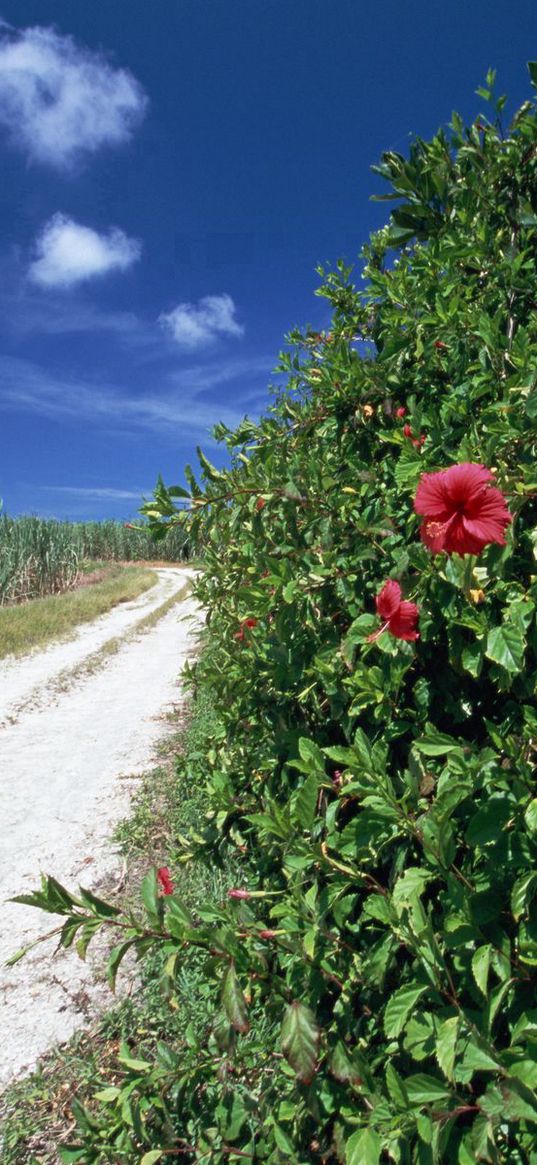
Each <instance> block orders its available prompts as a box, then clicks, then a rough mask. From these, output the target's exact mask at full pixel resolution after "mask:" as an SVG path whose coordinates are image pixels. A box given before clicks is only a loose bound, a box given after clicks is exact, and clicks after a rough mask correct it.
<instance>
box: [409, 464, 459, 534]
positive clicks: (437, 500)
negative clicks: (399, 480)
mask: <svg viewBox="0 0 537 1165" xmlns="http://www.w3.org/2000/svg"><path fill="white" fill-rule="evenodd" d="M447 472H448V470H446V469H441V470H439V472H438V473H422V475H421V477H420V480H419V482H418V488H417V490H416V497H415V499H414V509H415V511H416V513H417V514H426V515H427V517H428V518H436V519H437V521H440V522H447V520H448V518H449V517H450V516H451V508H450V504H449V496H448V492H447V489H446V485H445V476H446V473H447Z"/></svg>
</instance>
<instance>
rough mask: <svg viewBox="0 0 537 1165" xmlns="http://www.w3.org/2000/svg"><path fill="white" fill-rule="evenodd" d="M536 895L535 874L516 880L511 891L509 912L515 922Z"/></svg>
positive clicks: (536, 879) (536, 881) (536, 875)
mask: <svg viewBox="0 0 537 1165" xmlns="http://www.w3.org/2000/svg"><path fill="white" fill-rule="evenodd" d="M536 893H537V874H536V873H531V874H524V877H522V878H518V879H517V881H516V882H515V884H514V886H513V889H512V891H511V912H512V915H513V918H514V919H515V920H516V922H519V920H520V919H521V918H522V916H523V915H524V914H525V913H526V910H527V908H528V906H529V904H530V902H531V900H532V898H533V897H534V895H535V894H536Z"/></svg>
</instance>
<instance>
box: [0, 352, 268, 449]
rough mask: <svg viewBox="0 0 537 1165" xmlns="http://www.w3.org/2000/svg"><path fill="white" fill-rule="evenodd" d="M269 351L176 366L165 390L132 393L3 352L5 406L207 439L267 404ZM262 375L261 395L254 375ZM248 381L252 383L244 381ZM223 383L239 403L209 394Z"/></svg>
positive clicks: (0, 401)
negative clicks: (195, 365)
mask: <svg viewBox="0 0 537 1165" xmlns="http://www.w3.org/2000/svg"><path fill="white" fill-rule="evenodd" d="M273 363H274V361H273V360H272V359H271V358H269V357H266V356H265V357H264V356H258V357H254V358H250V359H245V360H242V361H233V362H232V363H230V364H229V365H228V366H226V365H225V364H224V365H222V364H221V363H220V362H219V363H218V364H214V365H208V366H205V367H203V366H202V367H198V368H191V369H190V368H185V369H184V370H183V371H182V372H181V373H178V372H173V373H172V374H171V376H169V377H168V378H167V379H166V378H164V383H163V385H162V388H161V389H160V391H156V392H153V393H152V394H151V395H148V394H146V393H144V392H142V393H140V394H139V395H138V394H137V395H134V396H133V395H129V394H128V393H127V392H126V391H125V389H124V388H123V387H122V386H119V385H117V384H112V383H111V384H107V383H103V382H102V381H101V380H89V379H87V380H83V379H79V378H76V379H75V378H74V377H73V376H72V375H69V376H63V375H62V374H61V372H59V371H52V370H51V371H49V370H48V369H44V368H42V367H40V366H39V365H37V364H34V363H32V362H31V361H29V360H26V359H23V358H21V357H17V356H6V355H3V354H2V353H0V383H1V384H2V392H1V393H0V411H3V410H13V409H15V410H23V411H25V412H26V411H27V412H31V413H36V414H40V415H41V416H45V417H49V418H50V419H52V420H59V421H75V422H76V423H77V424H80V423H82V422H85V423H87V424H89V425H95V426H101V427H102V426H103V425H104V426H106V427H108V428H110V427H111V428H116V427H117V428H118V429H119V430H120V431H121V433H122V434H124V433H125V432H126V431H128V430H143V431H144V432H147V431H148V430H152V431H154V432H157V433H158V432H161V433H166V432H169V433H171V434H172V435H173V437H174V439H176V437H177V434H178V433H179V434H181V433H188V434H189V435H193V434H195V435H196V437H202V438H203V439H206V437H207V433H208V431H209V430H210V429H211V428H212V426H213V425H214V424H215V423H216V421H223V422H224V424H226V425H228V426H229V427H230V428H232V429H233V428H235V426H236V425H238V424H239V422H240V420H241V419H242V417H243V416H244V411H245V406H246V405H248V408H249V411H250V412H251V414H254V415H255V414H257V413H259V412H261V411H262V409H263V407H264V406H265V405H266V396H267V394H266V387H265V384H266V375H267V373H268V372H269V370H270V369H271V368H272V367H273ZM254 377H255V378H257V377H259V378H262V383H260V385H259V389H258V393H257V396H256V395H254V389H253V385H252V379H253V378H254ZM244 381H246V387H245V388H243V387H242V384H243V382H244ZM222 384H233V386H234V391H233V396H234V400H233V403H231V402H230V403H229V404H228V403H224V401H222V400H210V399H207V395H208V394H209V393H211V392H212V391H214V390H215V389H218V387H219V386H220V385H222Z"/></svg>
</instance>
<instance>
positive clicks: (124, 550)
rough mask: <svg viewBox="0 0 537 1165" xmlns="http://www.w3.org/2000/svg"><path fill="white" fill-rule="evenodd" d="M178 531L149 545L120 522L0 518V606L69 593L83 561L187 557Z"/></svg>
mask: <svg viewBox="0 0 537 1165" xmlns="http://www.w3.org/2000/svg"><path fill="white" fill-rule="evenodd" d="M187 553H188V548H187V544H186V541H185V535H184V533H183V531H182V530H180V529H176V530H174V531H173V532H172V533H171V534H170V536H169V537H168V538H167V539H166V541H165V542H164V543H163V544H162V545H159V546H157V545H155V543H153V542H152V541H151V540H150V539H149V537H148V536H147V535H146V534H145V533H144V532H143V531H140V530H133V529H129V528H128V527H126V526H125V525H124V524H123V523H121V522H115V521H105V522H58V521H54V520H51V519H43V518H37V517H32V516H27V517H26V516H25V517H21V518H10V517H8V515H6V514H3V515H1V516H0V606H2V605H5V604H6V603H18V602H23V601H25V600H26V599H35V598H42V597H43V596H44V595H53V594H58V593H60V592H62V591H66V590H69V589H70V588H71V587H73V586H74V585H75V583H76V581H77V578H78V575H79V572H80V569H81V565H82V563H83V562H84V561H85V560H87V559H98V560H100V561H105V562H119V561H121V562H136V561H141V560H151V561H155V560H159V559H163V560H165V561H167V562H178V561H181V560H182V559H184V558H186V557H187Z"/></svg>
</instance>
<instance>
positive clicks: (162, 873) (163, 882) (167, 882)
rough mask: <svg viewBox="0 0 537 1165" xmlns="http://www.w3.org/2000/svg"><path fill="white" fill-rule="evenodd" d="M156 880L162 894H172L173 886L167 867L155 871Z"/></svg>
mask: <svg viewBox="0 0 537 1165" xmlns="http://www.w3.org/2000/svg"><path fill="white" fill-rule="evenodd" d="M157 879H158V881H159V883H160V886H161V889H162V893H163V894H173V891H174V884H173V882H172V880H171V877H170V871H169V869H168V867H167V866H161V867H160V869H159V870H157Z"/></svg>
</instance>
